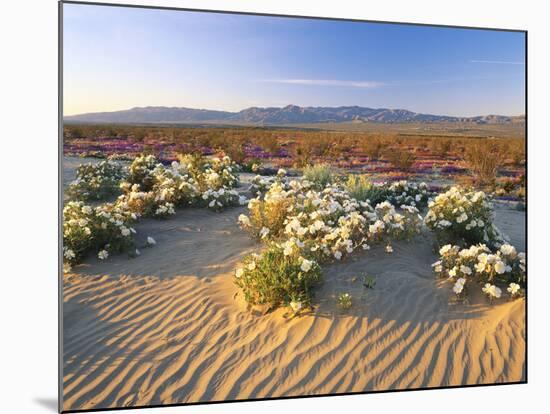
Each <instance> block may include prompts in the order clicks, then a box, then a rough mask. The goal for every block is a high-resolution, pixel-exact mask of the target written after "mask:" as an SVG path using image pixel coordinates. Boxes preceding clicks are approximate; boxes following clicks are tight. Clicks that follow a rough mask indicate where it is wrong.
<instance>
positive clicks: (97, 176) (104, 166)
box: [67, 160, 126, 201]
mask: <svg viewBox="0 0 550 414" xmlns="http://www.w3.org/2000/svg"><path fill="white" fill-rule="evenodd" d="M125 176H126V173H125V171H124V167H123V166H122V165H121V164H120V163H118V162H114V161H109V160H107V161H101V162H99V163H96V164H92V163H87V164H82V165H80V166H79V167H78V168H77V169H76V179H75V180H74V181H73V182H72V183H71V184H70V185H69V188H68V189H67V195H68V196H69V198H71V199H73V200H82V201H89V200H102V199H105V198H107V197H109V196H110V195H112V194H115V193H116V192H117V191H119V188H118V187H119V183H120V181H121V180H122V179H124V178H125Z"/></svg>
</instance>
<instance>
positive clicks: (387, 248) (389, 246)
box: [386, 244, 393, 253]
mask: <svg viewBox="0 0 550 414" xmlns="http://www.w3.org/2000/svg"><path fill="white" fill-rule="evenodd" d="M386 253H393V247H392V246H391V245H390V244H388V245H387V246H386Z"/></svg>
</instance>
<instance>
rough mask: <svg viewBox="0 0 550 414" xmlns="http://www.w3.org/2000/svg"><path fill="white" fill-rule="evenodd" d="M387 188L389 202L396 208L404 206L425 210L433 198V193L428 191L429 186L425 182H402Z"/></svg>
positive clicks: (396, 182) (394, 183)
mask: <svg viewBox="0 0 550 414" xmlns="http://www.w3.org/2000/svg"><path fill="white" fill-rule="evenodd" d="M386 185H387V184H386ZM387 186H388V189H387V195H386V197H387V200H388V201H389V202H390V203H392V204H393V205H395V206H401V205H403V204H404V205H410V206H414V207H417V208H418V209H424V208H426V207H427V205H428V202H429V201H430V199H431V197H432V196H433V193H432V192H431V191H430V190H429V189H428V185H427V184H426V183H424V182H422V183H419V184H417V183H414V182H410V181H406V180H401V181H395V182H393V183H391V184H389V185H387Z"/></svg>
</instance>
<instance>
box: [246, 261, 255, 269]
mask: <svg viewBox="0 0 550 414" xmlns="http://www.w3.org/2000/svg"><path fill="white" fill-rule="evenodd" d="M247 267H248V270H254V269H256V262H255V261H251V262H250V263H249V264H248V266H247Z"/></svg>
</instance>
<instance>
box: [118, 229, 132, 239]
mask: <svg viewBox="0 0 550 414" xmlns="http://www.w3.org/2000/svg"><path fill="white" fill-rule="evenodd" d="M120 233H121V234H122V235H123V236H124V237H127V236H129V235H130V229H128V228H126V227H121V228H120Z"/></svg>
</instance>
